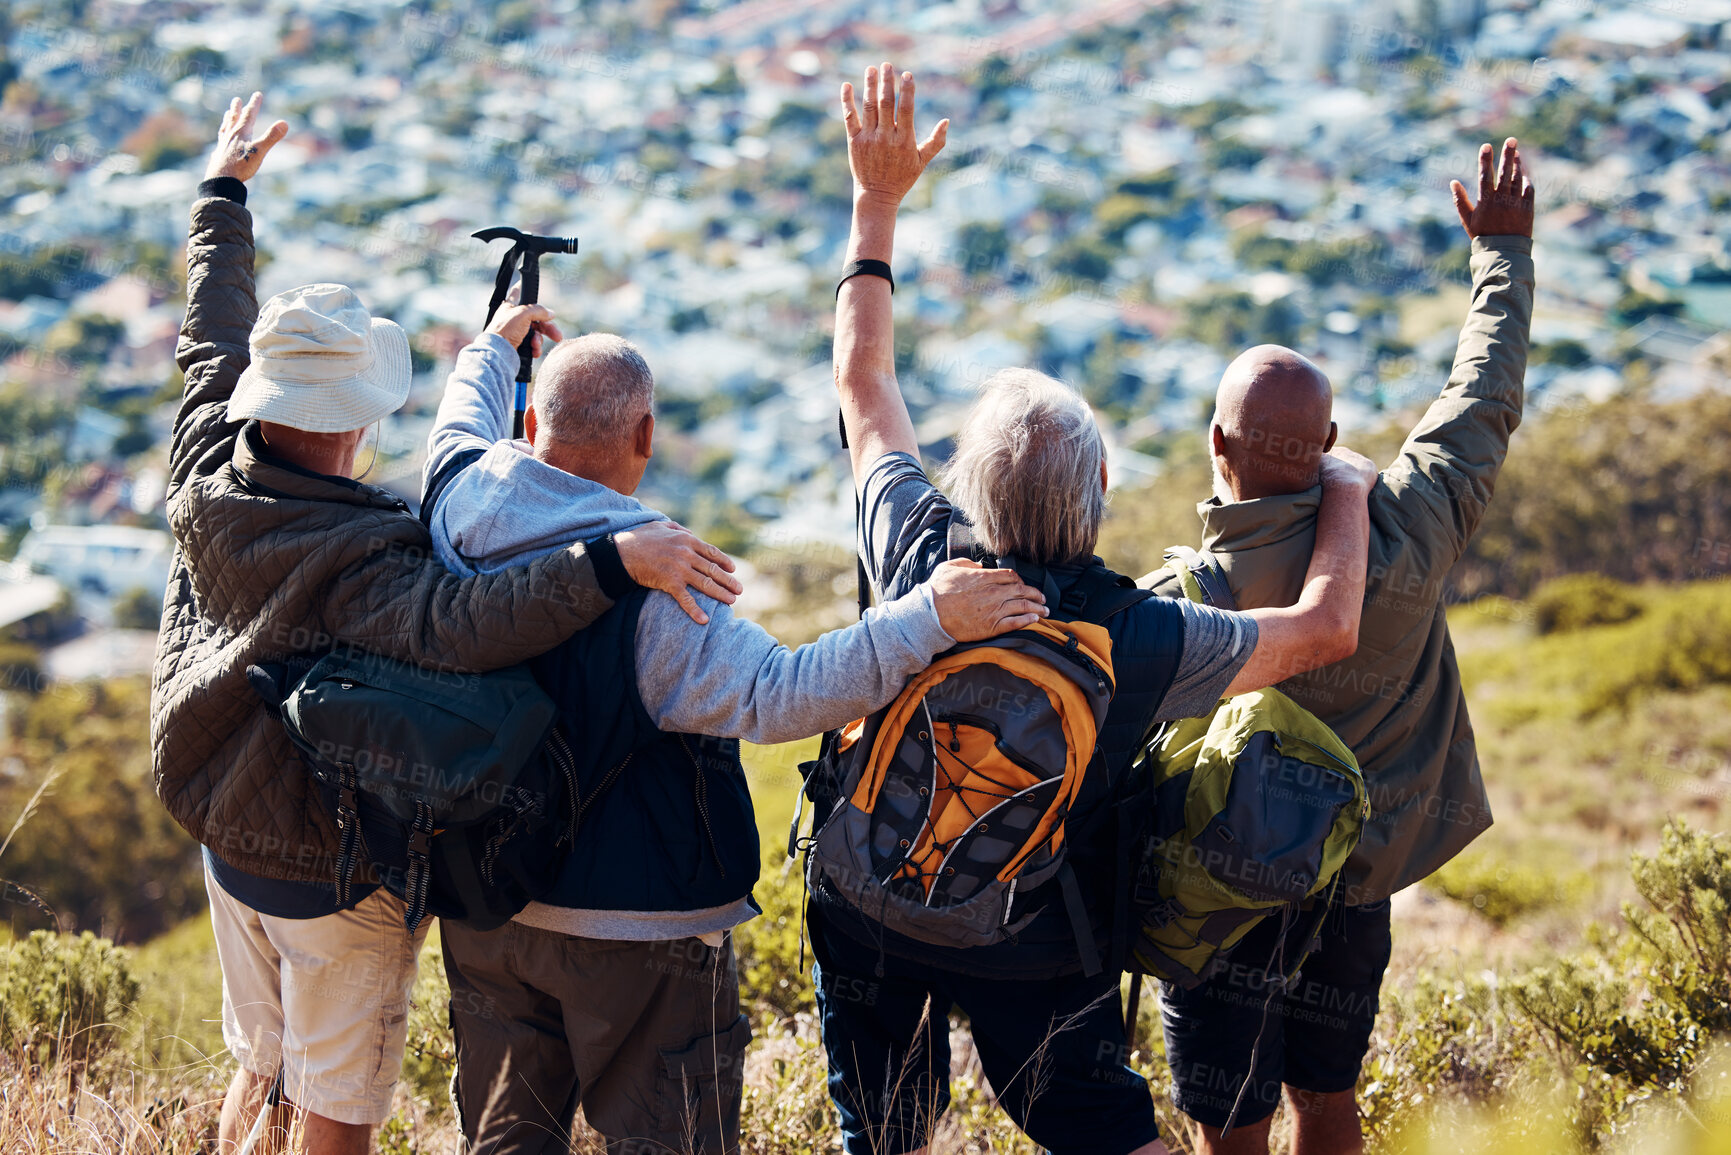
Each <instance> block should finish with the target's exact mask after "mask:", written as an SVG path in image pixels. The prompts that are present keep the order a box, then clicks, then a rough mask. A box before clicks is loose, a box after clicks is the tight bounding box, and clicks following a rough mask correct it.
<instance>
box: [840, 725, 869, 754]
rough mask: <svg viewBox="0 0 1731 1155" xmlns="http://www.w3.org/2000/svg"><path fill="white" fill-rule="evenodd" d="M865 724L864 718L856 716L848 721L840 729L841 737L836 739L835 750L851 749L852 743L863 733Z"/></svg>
mask: <svg viewBox="0 0 1731 1155" xmlns="http://www.w3.org/2000/svg"><path fill="white" fill-rule="evenodd" d="M865 724H866V720H865V719H864V718H856V719H855V720H853V721H852V722H849V723H848V724H847V726H846V727H844V728H843V729H842V732H841V737H840V738H839V739H837V740H836V744H835V748H836V750H837V751H838V752H839V751H842V750H850V749H852V748H853V744H854V743H855V742H858V741H859V738H860V735H861V734H864V733H865Z"/></svg>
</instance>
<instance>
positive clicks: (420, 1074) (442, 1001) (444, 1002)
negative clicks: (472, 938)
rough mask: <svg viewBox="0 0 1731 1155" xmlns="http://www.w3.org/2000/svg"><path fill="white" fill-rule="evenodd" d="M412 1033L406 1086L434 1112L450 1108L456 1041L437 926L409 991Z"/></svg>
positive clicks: (405, 1058)
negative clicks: (452, 1029) (452, 1031)
mask: <svg viewBox="0 0 1731 1155" xmlns="http://www.w3.org/2000/svg"><path fill="white" fill-rule="evenodd" d="M408 1029H409V1034H408V1042H407V1044H406V1045H405V1047H404V1049H403V1085H404V1086H405V1087H407V1088H408V1089H409V1092H410V1094H412V1095H414V1096H416V1097H417V1098H419V1099H421V1100H422V1101H423V1102H424V1103H425V1104H426V1105H427V1107H428V1110H429V1111H430V1112H431V1113H432V1114H434V1115H441V1114H443V1113H444V1112H445V1111H447V1110H448V1109H449V1108H450V1104H451V1097H450V1092H449V1088H450V1084H451V1072H452V1071H454V1070H455V1069H456V1066H457V1040H456V1039H455V1038H454V1037H453V1036H452V1034H451V983H450V980H449V979H448V978H447V977H446V975H445V958H444V952H443V951H442V950H441V949H440V947H439V930H438V927H437V926H435V927H434V929H433V930H432V932H431V933H429V934H428V935H427V942H426V945H425V946H423V947H422V948H421V969H420V973H419V974H417V975H416V976H415V986H414V989H413V990H412V991H411V992H410V994H409V1024H408Z"/></svg>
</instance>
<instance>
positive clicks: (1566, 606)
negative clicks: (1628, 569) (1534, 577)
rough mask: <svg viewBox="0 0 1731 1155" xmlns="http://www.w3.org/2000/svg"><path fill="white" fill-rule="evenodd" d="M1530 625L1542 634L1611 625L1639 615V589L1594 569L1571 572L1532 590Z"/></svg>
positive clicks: (1640, 607)
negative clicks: (1585, 571) (1587, 571)
mask: <svg viewBox="0 0 1731 1155" xmlns="http://www.w3.org/2000/svg"><path fill="white" fill-rule="evenodd" d="M1531 603H1532V611H1533V625H1534V626H1535V627H1536V628H1537V629H1538V631H1539V633H1541V634H1554V633H1561V632H1564V631H1567V630H1579V629H1582V628H1584V627H1586V626H1610V625H1616V624H1617V623H1618V622H1626V621H1629V620H1630V619H1631V618H1636V617H1639V616H1640V615H1641V609H1642V606H1641V600H1640V597H1639V591H1637V590H1636V589H1635V588H1634V587H1632V586H1629V585H1626V584H1625V583H1623V582H1620V581H1617V580H1616V579H1614V578H1608V577H1606V576H1604V575H1603V574H1597V573H1578V574H1570V575H1569V576H1567V577H1560V578H1556V579H1555V580H1553V581H1548V582H1546V583H1545V584H1544V585H1542V586H1540V587H1539V588H1538V589H1537V590H1535V591H1533V596H1532V599H1531Z"/></svg>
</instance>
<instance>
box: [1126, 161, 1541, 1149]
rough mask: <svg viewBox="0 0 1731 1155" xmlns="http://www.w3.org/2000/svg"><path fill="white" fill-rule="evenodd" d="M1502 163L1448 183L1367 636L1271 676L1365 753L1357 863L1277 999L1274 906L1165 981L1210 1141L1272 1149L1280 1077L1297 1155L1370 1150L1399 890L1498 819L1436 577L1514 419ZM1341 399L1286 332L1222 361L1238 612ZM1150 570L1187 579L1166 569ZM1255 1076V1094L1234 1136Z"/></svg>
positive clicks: (1519, 177)
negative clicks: (1429, 335) (1447, 319)
mask: <svg viewBox="0 0 1731 1155" xmlns="http://www.w3.org/2000/svg"><path fill="white" fill-rule="evenodd" d="M1492 159H1493V158H1492V148H1491V146H1490V145H1488V144H1487V145H1485V146H1484V147H1483V148H1482V149H1481V150H1480V152H1479V188H1478V203H1477V204H1474V203H1473V201H1472V198H1471V197H1469V196H1468V194H1467V192H1466V190H1465V189H1464V188H1463V187H1462V186H1461V184H1460V182H1459V181H1455V182H1453V186H1452V187H1453V192H1454V200H1455V208H1456V211H1457V212H1459V214H1460V218H1461V224H1462V225H1463V226H1465V228H1466V231H1467V235H1468V236H1469V237H1471V238H1472V259H1471V267H1472V277H1473V289H1472V310H1471V312H1470V314H1469V315H1468V317H1467V322H1466V326H1465V328H1464V329H1463V330H1462V331H1461V338H1460V344H1459V346H1458V348H1457V350H1456V353H1455V361H1454V368H1453V371H1452V372H1451V373H1450V374H1449V379H1448V384H1447V385H1446V386H1445V387H1444V389H1443V391H1442V395H1441V396H1440V397H1438V398H1437V400H1436V401H1434V402H1433V403H1432V404H1431V406H1430V408H1429V409H1428V410H1427V411H1426V413H1425V415H1424V419H1423V420H1421V421H1420V422H1419V423H1418V426H1417V427H1416V428H1415V429H1414V430H1413V431H1412V433H1411V434H1410V435H1409V436H1408V437H1407V440H1406V444H1405V445H1404V446H1403V447H1402V449H1401V452H1400V456H1399V457H1398V458H1397V459H1396V460H1395V462H1394V464H1393V465H1391V466H1389V468H1387V469H1385V470H1383V472H1382V475H1381V477H1380V479H1379V480H1378V482H1377V484H1376V487H1375V488H1374V489H1373V490H1372V491H1371V495H1370V517H1371V544H1370V569H1369V572H1368V574H1367V580H1366V585H1365V601H1364V616H1363V618H1362V621H1361V624H1360V627H1359V641H1358V651H1357V653H1355V654H1354V655H1353V656H1352V657H1350V658H1347V659H1346V660H1344V661H1341V662H1337V663H1335V664H1333V665H1330V666H1324V667H1322V668H1321V669H1318V670H1313V671H1311V672H1310V673H1307V674H1301V675H1299V676H1298V677H1295V678H1292V679H1290V680H1288V681H1285V682H1282V683H1281V684H1280V687H1279V688H1280V689H1281V690H1283V691H1285V692H1286V693H1287V694H1289V695H1291V697H1292V698H1293V699H1295V700H1296V701H1297V702H1298V703H1299V704H1300V705H1302V706H1305V707H1306V708H1308V709H1309V710H1311V711H1312V712H1313V713H1315V714H1316V715H1317V716H1318V717H1320V718H1321V719H1322V720H1323V721H1324V722H1327V723H1328V724H1329V725H1330V726H1332V727H1334V729H1335V731H1336V732H1337V733H1338V734H1339V735H1340V737H1341V739H1342V740H1343V741H1345V742H1346V743H1347V745H1349V746H1351V747H1352V750H1353V753H1354V754H1356V755H1357V756H1358V760H1359V764H1360V765H1361V766H1362V767H1363V770H1364V777H1365V782H1366V785H1367V786H1368V787H1369V792H1370V805H1371V814H1370V818H1369V820H1368V821H1367V822H1366V824H1365V828H1364V836H1363V838H1362V840H1361V841H1360V843H1359V845H1358V849H1357V850H1356V851H1355V852H1354V854H1353V856H1352V858H1351V860H1350V861H1349V862H1348V863H1347V866H1346V873H1345V876H1344V878H1343V880H1342V881H1343V883H1344V885H1343V888H1342V890H1343V901H1341V903H1340V905H1339V906H1338V908H1337V909H1336V910H1334V911H1333V912H1332V913H1331V914H1330V916H1329V918H1328V919H1327V922H1326V924H1325V929H1324V932H1323V934H1322V937H1321V946H1320V949H1318V950H1317V951H1316V952H1315V953H1314V954H1312V955H1311V956H1310V958H1309V959H1308V960H1307V961H1306V962H1305V964H1304V968H1303V971H1302V974H1301V976H1300V979H1299V981H1298V982H1297V983H1295V984H1294V985H1293V987H1292V988H1291V989H1290V990H1288V991H1285V992H1280V993H1274V994H1273V997H1272V1002H1270V987H1269V984H1268V983H1267V980H1266V979H1265V977H1264V973H1263V969H1262V968H1263V967H1264V966H1265V965H1266V960H1268V959H1269V958H1271V957H1273V956H1274V948H1275V946H1276V945H1277V935H1278V932H1279V927H1278V926H1277V925H1276V924H1275V923H1274V921H1273V920H1269V921H1268V922H1267V923H1266V924H1265V925H1264V926H1261V927H1258V928H1257V930H1255V931H1253V932H1251V934H1250V935H1249V936H1247V937H1246V938H1245V939H1244V941H1243V942H1242V943H1241V944H1240V945H1239V946H1238V947H1237V949H1236V950H1235V951H1234V952H1233V955H1232V957H1231V960H1230V962H1229V964H1228V965H1227V967H1226V969H1225V970H1223V971H1222V972H1220V973H1219V974H1217V975H1215V976H1214V977H1213V978H1211V979H1210V980H1209V981H1207V982H1205V983H1203V984H1202V985H1201V986H1200V987H1198V988H1196V989H1194V990H1190V991H1185V990H1182V989H1180V988H1178V987H1176V986H1172V985H1170V984H1166V985H1163V986H1162V988H1161V1005H1162V1022H1163V1026H1164V1029H1165V1034H1166V1054H1167V1058H1168V1060H1169V1062H1170V1063H1171V1066H1172V1076H1173V1088H1174V1089H1173V1101H1174V1103H1175V1104H1176V1105H1177V1107H1178V1108H1179V1110H1181V1111H1183V1112H1184V1113H1185V1114H1186V1115H1188V1116H1189V1117H1190V1119H1191V1120H1192V1121H1193V1122H1194V1124H1195V1125H1196V1130H1197V1131H1198V1132H1199V1133H1198V1135H1197V1136H1196V1140H1197V1149H1198V1150H1199V1151H1201V1152H1208V1153H1219V1155H1239V1153H1243V1152H1257V1153H1259V1155H1260V1153H1264V1152H1266V1151H1267V1150H1268V1133H1269V1122H1270V1119H1271V1118H1272V1116H1273V1113H1274V1109H1275V1107H1276V1106H1277V1105H1278V1103H1279V1100H1280V1097H1281V1089H1282V1087H1283V1086H1284V1088H1285V1095H1286V1099H1287V1104H1288V1108H1289V1111H1290V1113H1291V1115H1292V1119H1293V1134H1292V1142H1291V1150H1292V1152H1293V1153H1294V1155H1322V1153H1324V1152H1326V1153H1328V1155H1340V1153H1341V1152H1354V1151H1361V1150H1362V1149H1363V1140H1362V1138H1361V1137H1360V1133H1359V1126H1358V1112H1357V1105H1356V1102H1355V1099H1354V1088H1355V1086H1356V1084H1357V1082H1358V1074H1359V1068H1360V1066H1361V1065H1362V1063H1363V1061H1364V1055H1365V1052H1366V1050H1367V1048H1368V1046H1369V1041H1370V1033H1371V1028H1372V1026H1373V1025H1374V1024H1375V1021H1376V1013H1377V1006H1378V998H1379V992H1380V989H1381V986H1382V975H1383V971H1384V969H1385V968H1386V967H1387V965H1388V960H1389V952H1390V945H1391V942H1390V934H1389V896H1390V895H1392V894H1394V893H1395V892H1396V891H1398V890H1401V889H1403V888H1404V887H1407V886H1410V885H1412V884H1413V883H1415V882H1417V881H1419V880H1420V879H1422V878H1424V877H1425V876H1426V875H1428V874H1430V873H1431V872H1432V871H1434V870H1436V869H1437V868H1438V867H1440V866H1442V865H1443V863H1445V862H1447V861H1448V860H1449V859H1450V858H1453V857H1454V856H1455V855H1456V854H1457V853H1459V852H1460V850H1461V849H1462V848H1463V847H1464V846H1466V845H1467V843H1469V842H1471V841H1472V840H1473V839H1474V838H1475V837H1477V836H1478V834H1479V833H1480V832H1481V831H1483V830H1484V829H1485V828H1486V827H1488V826H1490V824H1491V812H1490V805H1489V803H1488V801H1487V800H1486V797H1485V788H1484V782H1483V780H1482V779H1481V777H1480V775H1479V763H1478V754H1477V751H1476V749H1475V747H1474V744H1473V729H1472V724H1471V723H1470V722H1469V721H1468V719H1467V708H1466V701H1465V699H1464V698H1463V696H1462V694H1461V681H1460V672H1459V670H1458V669H1457V668H1456V665H1455V658H1454V648H1453V645H1452V644H1451V642H1450V640H1449V633H1448V619H1447V617H1446V616H1445V613H1444V609H1445V606H1444V597H1443V588H1444V579H1445V578H1446V577H1447V575H1448V572H1449V569H1450V568H1451V567H1452V566H1453V565H1454V563H1455V561H1456V560H1457V559H1458V558H1459V557H1460V556H1461V554H1462V552H1464V551H1465V549H1466V546H1467V542H1468V541H1469V540H1471V538H1472V535H1473V531H1474V530H1475V529H1476V528H1477V527H1478V524H1479V521H1480V519H1481V518H1482V517H1483V516H1484V512H1485V508H1486V506H1487V505H1488V504H1489V503H1490V499H1491V489H1492V487H1493V485H1494V484H1495V482H1496V477H1497V471H1498V469H1499V468H1500V467H1501V465H1502V462H1503V458H1504V456H1505V455H1506V453H1507V451H1508V445H1509V435H1510V434H1511V433H1513V432H1514V429H1515V426H1516V425H1518V424H1519V423H1520V419H1521V404H1522V381H1523V378H1524V376H1525V373H1526V364H1527V329H1528V325H1529V323H1530V322H1531V320H1532V310H1533V260H1532V245H1533V242H1532V235H1533V204H1534V195H1533V186H1532V182H1531V180H1530V179H1529V178H1528V176H1527V173H1526V171H1525V169H1524V166H1523V164H1522V162H1521V157H1520V153H1519V151H1518V150H1517V147H1516V141H1515V140H1514V139H1513V138H1512V137H1511V138H1510V139H1509V140H1507V141H1506V142H1505V143H1504V144H1503V149H1502V156H1501V159H1500V162H1499V163H1498V165H1497V166H1496V170H1495V171H1494V172H1493V170H1492ZM1333 403H1334V394H1333V390H1332V388H1331V387H1330V385H1329V381H1328V377H1327V376H1326V375H1325V374H1324V373H1323V372H1322V370H1321V369H1319V368H1317V367H1316V366H1315V365H1314V364H1312V363H1311V362H1310V361H1308V360H1307V359H1305V358H1304V357H1302V356H1300V355H1299V354H1297V353H1295V352H1293V351H1292V350H1291V349H1286V348H1282V347H1281V346H1278V345H1259V346H1257V347H1256V348H1254V349H1250V350H1248V351H1247V352H1245V353H1243V354H1242V355H1240V356H1239V357H1238V359H1237V360H1235V361H1233V362H1232V364H1231V365H1229V366H1227V369H1226V372H1225V374H1224V376H1223V377H1222V378H1221V381H1220V388H1219V391H1218V394H1217V396H1216V402H1215V417H1214V421H1213V422H1212V424H1211V425H1210V428H1209V440H1210V449H1211V451H1212V456H1213V462H1214V489H1215V495H1214V497H1213V498H1212V499H1211V500H1209V501H1206V502H1203V503H1202V504H1201V505H1200V506H1198V512H1199V513H1200V514H1201V516H1202V545H1203V549H1204V550H1205V551H1206V552H1207V553H1208V554H1210V555H1212V557H1213V559H1214V560H1215V562H1217V563H1218V567H1219V569H1220V570H1221V571H1223V576H1224V577H1225V580H1226V584H1227V585H1228V586H1229V587H1230V589H1231V591H1232V596H1233V597H1234V598H1235V599H1236V601H1237V605H1236V606H1234V607H1224V608H1236V609H1246V610H1247V609H1253V608H1256V607H1259V606H1283V605H1288V604H1290V603H1291V602H1292V600H1293V599H1294V598H1295V597H1296V596H1297V594H1298V590H1299V587H1300V585H1301V584H1302V582H1303V580H1304V574H1305V569H1306V567H1307V566H1308V564H1309V561H1310V551H1311V544H1312V542H1313V541H1314V540H1315V534H1316V513H1317V509H1318V506H1319V504H1320V499H1321V489H1320V487H1319V485H1318V476H1317V466H1318V462H1319V460H1320V459H1321V457H1322V455H1323V454H1324V453H1326V452H1327V451H1328V450H1329V448H1330V447H1332V446H1333V444H1334V438H1335V424H1334V421H1333V419H1332V410H1333ZM1141 584H1142V585H1143V586H1144V587H1146V588H1152V589H1154V590H1156V591H1157V592H1159V593H1161V594H1164V595H1168V596H1172V597H1183V596H1184V595H1183V591H1182V590H1181V589H1180V588H1179V587H1178V583H1177V581H1176V580H1175V576H1174V575H1173V574H1172V573H1171V572H1170V571H1166V570H1160V571H1156V572H1155V573H1152V574H1149V575H1148V576H1147V577H1145V578H1143V579H1142V583H1141ZM1291 945H1293V946H1296V947H1298V948H1300V949H1301V948H1302V946H1303V944H1291ZM1288 957H1291V956H1288ZM1265 1003H1269V1006H1268V1013H1267V1015H1266V1019H1265V1016H1264V1004H1265ZM1259 1035H1260V1037H1261V1046H1260V1047H1257V1046H1256V1043H1257V1039H1258V1036H1259ZM1253 1054H1254V1063H1255V1069H1254V1070H1253V1071H1252V1070H1251V1069H1250V1068H1251V1064H1252V1061H1253ZM1247 1072H1248V1084H1246V1077H1247ZM1241 1086H1244V1087H1245V1092H1244V1099H1243V1103H1242V1105H1241V1106H1240V1107H1239V1110H1238V1114H1237V1116H1236V1119H1235V1120H1234V1123H1233V1127H1232V1129H1231V1130H1230V1132H1228V1133H1227V1134H1225V1135H1224V1136H1223V1135H1222V1134H1221V1130H1222V1127H1223V1126H1224V1125H1225V1123H1226V1122H1227V1120H1228V1118H1229V1117H1231V1115H1232V1110H1233V1104H1234V1101H1235V1100H1236V1099H1237V1097H1238V1095H1239V1089H1240V1087H1241Z"/></svg>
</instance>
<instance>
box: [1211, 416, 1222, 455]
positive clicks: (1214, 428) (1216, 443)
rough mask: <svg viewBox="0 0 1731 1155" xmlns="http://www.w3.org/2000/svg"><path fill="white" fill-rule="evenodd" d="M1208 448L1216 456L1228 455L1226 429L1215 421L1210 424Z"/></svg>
mask: <svg viewBox="0 0 1731 1155" xmlns="http://www.w3.org/2000/svg"><path fill="white" fill-rule="evenodd" d="M1208 448H1209V449H1210V450H1211V451H1212V452H1213V453H1214V456H1216V457H1225V456H1226V431H1225V430H1224V429H1222V428H1220V426H1219V425H1218V424H1215V423H1213V422H1210V423H1209V425H1208Z"/></svg>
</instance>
